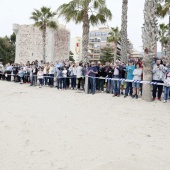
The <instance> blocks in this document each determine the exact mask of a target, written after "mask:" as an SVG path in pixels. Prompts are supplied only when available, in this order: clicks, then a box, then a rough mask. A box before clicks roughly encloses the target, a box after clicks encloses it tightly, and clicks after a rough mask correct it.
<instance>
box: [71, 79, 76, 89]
mask: <svg viewBox="0 0 170 170" xmlns="http://www.w3.org/2000/svg"><path fill="white" fill-rule="evenodd" d="M71 87H72V88H73V89H74V88H76V76H72V77H71Z"/></svg>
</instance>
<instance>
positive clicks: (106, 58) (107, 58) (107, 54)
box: [100, 45, 114, 64]
mask: <svg viewBox="0 0 170 170" xmlns="http://www.w3.org/2000/svg"><path fill="white" fill-rule="evenodd" d="M101 53H102V54H101V57H100V61H101V62H102V63H103V64H105V62H112V61H113V55H114V49H113V48H112V47H111V46H110V45H107V46H106V47H104V48H103V49H101Z"/></svg>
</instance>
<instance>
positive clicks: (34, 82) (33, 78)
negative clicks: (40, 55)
mask: <svg viewBox="0 0 170 170" xmlns="http://www.w3.org/2000/svg"><path fill="white" fill-rule="evenodd" d="M31 85H32V86H33V85H34V86H36V85H37V75H33V76H32V81H31Z"/></svg>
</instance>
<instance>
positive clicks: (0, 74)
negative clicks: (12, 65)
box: [0, 71, 2, 80]
mask: <svg viewBox="0 0 170 170" xmlns="http://www.w3.org/2000/svg"><path fill="white" fill-rule="evenodd" d="M1 78H2V72H1V71H0V80H1Z"/></svg>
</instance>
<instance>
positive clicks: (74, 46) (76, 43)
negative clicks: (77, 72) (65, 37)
mask: <svg viewBox="0 0 170 170" xmlns="http://www.w3.org/2000/svg"><path fill="white" fill-rule="evenodd" d="M70 51H71V52H72V53H73V58H74V60H75V61H76V62H79V61H81V60H82V38H81V37H75V38H71V41H70Z"/></svg>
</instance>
